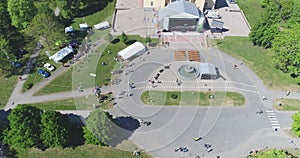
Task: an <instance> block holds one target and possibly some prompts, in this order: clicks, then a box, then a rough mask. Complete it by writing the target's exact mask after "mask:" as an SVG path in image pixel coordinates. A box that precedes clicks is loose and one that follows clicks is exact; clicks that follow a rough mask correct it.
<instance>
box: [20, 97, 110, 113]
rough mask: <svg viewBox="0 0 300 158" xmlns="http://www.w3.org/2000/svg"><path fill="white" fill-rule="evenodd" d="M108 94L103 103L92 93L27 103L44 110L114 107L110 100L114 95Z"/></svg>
mask: <svg viewBox="0 0 300 158" xmlns="http://www.w3.org/2000/svg"><path fill="white" fill-rule="evenodd" d="M107 96H108V99H106V100H105V101H104V102H102V103H98V100H97V98H96V97H95V96H94V95H90V96H87V97H86V96H85V97H78V98H69V99H62V100H56V101H49V102H41V103H33V104H26V105H30V106H35V107H37V108H39V109H42V110H93V109H95V107H96V106H97V107H100V108H103V109H111V108H112V107H113V105H112V104H113V103H112V102H111V101H109V100H110V99H111V97H112V96H111V95H107ZM26 105H25V106H26ZM99 105H100V106H99ZM94 106H95V107H94Z"/></svg>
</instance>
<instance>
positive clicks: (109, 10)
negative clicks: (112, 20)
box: [72, 0, 115, 30]
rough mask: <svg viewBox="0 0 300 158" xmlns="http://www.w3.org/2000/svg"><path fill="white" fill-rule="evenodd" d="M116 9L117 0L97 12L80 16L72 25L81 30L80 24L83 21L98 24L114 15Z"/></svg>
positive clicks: (91, 24)
mask: <svg viewBox="0 0 300 158" xmlns="http://www.w3.org/2000/svg"><path fill="white" fill-rule="evenodd" d="M114 9H115V0H113V1H112V2H110V3H108V5H107V6H106V7H105V8H104V9H103V10H101V11H99V12H96V13H94V14H92V15H89V16H86V17H78V18H75V19H74V20H73V24H72V27H73V28H74V29H76V30H79V24H81V23H87V24H88V25H89V26H93V25H95V24H98V23H100V22H102V21H103V20H104V19H106V18H107V17H110V16H112V15H113V12H114Z"/></svg>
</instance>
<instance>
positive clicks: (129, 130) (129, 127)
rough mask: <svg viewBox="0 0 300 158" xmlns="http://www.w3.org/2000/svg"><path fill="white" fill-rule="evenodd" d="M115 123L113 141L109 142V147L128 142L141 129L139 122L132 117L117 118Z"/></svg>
mask: <svg viewBox="0 0 300 158" xmlns="http://www.w3.org/2000/svg"><path fill="white" fill-rule="evenodd" d="M113 122H114V125H113V127H112V130H111V131H112V132H111V136H110V138H111V139H110V140H108V142H107V144H108V145H110V146H113V147H116V146H117V145H118V144H120V143H121V142H123V141H124V140H127V139H128V138H129V137H130V136H131V135H132V134H133V133H134V131H135V130H136V129H137V128H139V127H140V123H139V121H138V120H137V119H135V118H133V117H131V116H126V117H125V116H121V117H116V118H115V119H114V120H113Z"/></svg>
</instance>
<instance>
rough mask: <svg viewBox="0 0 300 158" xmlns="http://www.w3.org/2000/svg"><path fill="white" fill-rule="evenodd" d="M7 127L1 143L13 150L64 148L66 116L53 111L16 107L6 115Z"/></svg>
mask: <svg viewBox="0 0 300 158" xmlns="http://www.w3.org/2000/svg"><path fill="white" fill-rule="evenodd" d="M8 120H9V127H8V128H7V129H5V130H4V132H3V133H4V134H3V135H4V138H3V143H5V144H8V145H10V146H11V147H13V148H27V147H37V148H43V149H44V148H48V147H66V146H68V145H69V144H68V143H69V140H68V134H69V132H68V130H69V128H68V124H69V120H68V116H67V115H63V114H61V113H59V112H55V111H45V112H43V111H42V110H40V109H38V108H35V107H32V106H28V105H18V106H17V107H16V108H15V109H13V110H12V111H11V113H10V114H9V115H8Z"/></svg>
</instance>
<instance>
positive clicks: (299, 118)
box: [292, 112, 300, 137]
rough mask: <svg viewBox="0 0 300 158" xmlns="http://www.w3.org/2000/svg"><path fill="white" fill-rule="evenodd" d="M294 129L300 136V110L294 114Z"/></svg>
mask: <svg viewBox="0 0 300 158" xmlns="http://www.w3.org/2000/svg"><path fill="white" fill-rule="evenodd" d="M292 118H293V123H292V129H293V131H294V133H295V134H296V135H297V136H298V137H300V112H297V113H295V114H294V115H293V116H292Z"/></svg>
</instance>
